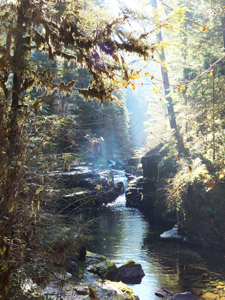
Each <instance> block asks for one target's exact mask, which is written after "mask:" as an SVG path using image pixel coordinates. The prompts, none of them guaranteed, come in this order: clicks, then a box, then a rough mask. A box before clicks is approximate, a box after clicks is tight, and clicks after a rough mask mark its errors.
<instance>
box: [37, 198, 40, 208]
mask: <svg viewBox="0 0 225 300" xmlns="http://www.w3.org/2000/svg"><path fill="white" fill-rule="evenodd" d="M37 209H38V210H39V209H40V200H38V204H37Z"/></svg>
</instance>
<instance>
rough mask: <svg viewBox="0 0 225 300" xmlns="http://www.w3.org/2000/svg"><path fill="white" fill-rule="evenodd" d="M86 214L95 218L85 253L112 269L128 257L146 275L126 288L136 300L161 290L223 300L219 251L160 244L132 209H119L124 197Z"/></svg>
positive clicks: (224, 264) (224, 275)
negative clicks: (109, 262) (88, 250)
mask: <svg viewBox="0 0 225 300" xmlns="http://www.w3.org/2000/svg"><path fill="white" fill-rule="evenodd" d="M91 213H92V214H93V215H92V216H95V218H96V222H95V224H94V225H93V228H92V230H93V232H94V236H95V237H94V243H93V242H92V249H91V251H96V252H98V253H100V254H103V255H105V256H107V257H109V258H111V259H113V260H114V261H115V262H116V264H117V265H118V266H119V265H121V264H123V263H124V262H126V261H127V260H128V259H133V260H135V261H137V262H139V263H141V264H142V267H143V270H144V272H145V274H146V276H145V277H144V278H143V279H142V282H141V284H139V285H130V286H131V287H132V289H133V290H134V292H135V294H136V295H138V296H139V298H140V299H141V300H149V299H152V300H156V299H159V298H158V297H156V296H155V295H154V292H155V291H156V290H159V289H161V288H166V289H168V290H172V291H174V292H184V291H186V290H188V291H191V292H193V293H194V294H195V295H196V296H197V298H198V299H205V300H206V299H207V300H209V299H222V300H225V258H224V253H221V252H218V251H212V250H208V249H204V248H197V247H190V246H188V245H183V244H181V243H176V242H169V241H166V242H165V241H161V240H160V239H159V238H158V237H159V233H161V228H154V227H153V226H150V223H149V222H148V220H147V219H146V218H145V217H144V216H143V215H142V214H141V213H140V212H139V211H138V210H137V209H132V208H127V207H125V195H121V196H119V197H118V198H117V200H116V202H114V203H113V204H110V205H108V206H107V207H103V208H101V209H98V210H97V211H95V212H93V211H92V212H91Z"/></svg>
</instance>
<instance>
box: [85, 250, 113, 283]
mask: <svg viewBox="0 0 225 300" xmlns="http://www.w3.org/2000/svg"><path fill="white" fill-rule="evenodd" d="M87 256H88V255H87ZM88 271H89V272H91V273H94V274H97V275H98V276H99V277H101V278H102V279H109V280H115V281H117V280H118V268H117V266H116V265H115V263H114V262H112V261H110V260H108V259H106V258H105V257H104V259H103V257H102V261H101V262H99V263H97V264H92V265H91V266H90V267H88Z"/></svg>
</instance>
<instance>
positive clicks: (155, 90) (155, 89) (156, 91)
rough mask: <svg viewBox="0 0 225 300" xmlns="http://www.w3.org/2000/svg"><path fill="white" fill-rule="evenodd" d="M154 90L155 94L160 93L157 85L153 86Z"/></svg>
mask: <svg viewBox="0 0 225 300" xmlns="http://www.w3.org/2000/svg"><path fill="white" fill-rule="evenodd" d="M153 92H154V93H155V94H158V90H157V88H156V87H155V86H153Z"/></svg>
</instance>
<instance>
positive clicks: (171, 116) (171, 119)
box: [151, 0, 187, 154]
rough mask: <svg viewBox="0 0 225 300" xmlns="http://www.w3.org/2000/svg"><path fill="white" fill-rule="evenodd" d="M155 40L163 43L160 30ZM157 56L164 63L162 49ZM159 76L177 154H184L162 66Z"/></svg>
mask: <svg viewBox="0 0 225 300" xmlns="http://www.w3.org/2000/svg"><path fill="white" fill-rule="evenodd" d="M151 5H152V7H153V8H157V7H158V5H157V0H151ZM157 39H158V41H159V42H162V41H163V38H162V32H161V30H160V32H159V33H158V34H157ZM159 56H160V60H161V62H165V61H166V56H165V51H164V48H162V52H161V54H160V55H159ZM161 74H162V80H163V86H164V94H165V98H166V101H167V104H168V105H167V111H168V115H169V122H170V128H171V129H174V131H175V137H176V139H177V146H178V152H179V154H182V153H184V152H186V151H187V150H186V149H185V147H184V142H183V139H182V136H181V135H180V132H179V129H178V126H177V122H176V117H175V112H174V105H173V100H172V98H171V97H170V96H169V93H170V84H169V76H168V73H167V72H166V68H165V67H164V66H163V65H161ZM185 150H186V151H185Z"/></svg>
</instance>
